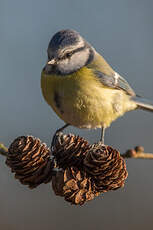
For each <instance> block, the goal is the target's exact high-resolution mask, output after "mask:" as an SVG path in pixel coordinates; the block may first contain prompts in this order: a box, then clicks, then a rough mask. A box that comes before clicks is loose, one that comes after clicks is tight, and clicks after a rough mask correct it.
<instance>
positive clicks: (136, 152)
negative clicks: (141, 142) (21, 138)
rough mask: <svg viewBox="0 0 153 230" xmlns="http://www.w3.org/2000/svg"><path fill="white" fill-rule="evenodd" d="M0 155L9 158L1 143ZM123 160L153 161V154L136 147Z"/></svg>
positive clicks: (124, 154) (124, 155) (123, 155)
mask: <svg viewBox="0 0 153 230" xmlns="http://www.w3.org/2000/svg"><path fill="white" fill-rule="evenodd" d="M0 155H3V156H5V157H7V155H8V148H7V147H5V146H4V144H2V143H0ZM121 156H122V157H123V158H137V159H153V153H145V152H144V148H143V147H142V146H136V147H135V148H134V149H130V150H127V151H126V152H125V153H123V154H121Z"/></svg>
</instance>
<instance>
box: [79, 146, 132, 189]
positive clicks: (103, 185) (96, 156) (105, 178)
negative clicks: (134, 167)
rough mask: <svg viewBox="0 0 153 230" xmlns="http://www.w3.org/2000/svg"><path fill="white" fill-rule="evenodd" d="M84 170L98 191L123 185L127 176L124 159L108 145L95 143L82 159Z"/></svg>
mask: <svg viewBox="0 0 153 230" xmlns="http://www.w3.org/2000/svg"><path fill="white" fill-rule="evenodd" d="M84 166H85V168H84V170H85V171H87V172H88V173H89V175H91V176H92V178H93V179H94V182H95V186H96V189H97V191H98V192H107V191H109V190H115V189H118V188H120V187H123V186H124V182H125V179H126V178H127V176H128V172H127V170H126V164H125V160H124V159H123V158H122V157H121V156H120V153H119V152H118V151H117V150H115V149H113V148H112V147H110V146H105V145H102V144H101V143H99V144H95V145H93V146H92V147H91V149H90V150H89V152H88V154H87V155H86V157H85V159H84Z"/></svg>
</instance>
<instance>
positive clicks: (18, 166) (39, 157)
mask: <svg viewBox="0 0 153 230" xmlns="http://www.w3.org/2000/svg"><path fill="white" fill-rule="evenodd" d="M6 164H7V165H8V166H9V167H10V168H11V169H12V172H13V173H15V178H16V179H19V180H20V182H21V183H22V184H25V185H28V186H29V187H30V188H35V187H37V186H38V185H40V184H41V183H48V182H50V181H51V178H52V170H53V168H54V161H53V160H51V158H50V150H49V149H48V148H47V146H46V144H44V143H41V141H40V139H38V138H35V137H32V136H20V137H18V138H16V139H15V140H14V141H13V142H12V144H11V145H10V147H9V149H8V156H7V159H6Z"/></svg>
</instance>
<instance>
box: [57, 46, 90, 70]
mask: <svg viewBox="0 0 153 230" xmlns="http://www.w3.org/2000/svg"><path fill="white" fill-rule="evenodd" d="M88 57H89V50H83V51H80V52H77V53H74V54H73V55H72V56H71V58H70V59H68V58H67V59H65V60H62V61H61V62H60V63H59V65H58V68H59V70H60V71H61V72H63V73H65V74H68V73H70V72H73V71H76V70H78V69H80V68H81V67H83V66H84V65H85V64H86V62H87V60H88Z"/></svg>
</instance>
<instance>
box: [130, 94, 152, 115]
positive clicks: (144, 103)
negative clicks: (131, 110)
mask: <svg viewBox="0 0 153 230" xmlns="http://www.w3.org/2000/svg"><path fill="white" fill-rule="evenodd" d="M133 100H134V101H135V102H136V104H137V106H138V107H137V108H138V109H143V110H146V111H150V112H153V103H151V102H149V101H148V100H146V99H144V98H142V97H139V96H137V97H135V98H133Z"/></svg>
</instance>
